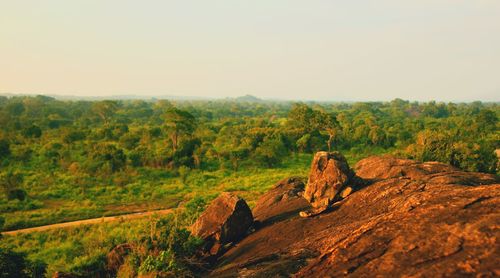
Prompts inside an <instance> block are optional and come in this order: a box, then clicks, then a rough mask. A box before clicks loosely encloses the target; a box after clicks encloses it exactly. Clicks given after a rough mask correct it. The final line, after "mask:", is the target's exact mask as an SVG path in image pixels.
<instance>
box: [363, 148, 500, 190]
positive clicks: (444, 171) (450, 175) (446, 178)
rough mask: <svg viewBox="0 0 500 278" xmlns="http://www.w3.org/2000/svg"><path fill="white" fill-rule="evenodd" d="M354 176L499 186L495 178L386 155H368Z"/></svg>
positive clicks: (366, 178)
mask: <svg viewBox="0 0 500 278" xmlns="http://www.w3.org/2000/svg"><path fill="white" fill-rule="evenodd" d="M354 170H355V171H356V175H357V176H358V177H360V178H363V179H365V180H371V181H377V180H383V179H390V178H408V179H411V180H421V181H426V182H431V183H439V184H460V185H481V184H491V183H499V182H500V178H499V177H498V176H496V175H490V174H484V173H474V172H464V171H461V170H460V169H458V168H455V167H453V166H450V165H447V164H444V163H440V162H432V161H431V162H424V163H420V162H416V161H413V160H409V159H400V158H395V157H393V156H390V155H385V156H371V157H368V158H365V159H362V160H360V161H359V162H358V163H357V164H356V165H355V167H354Z"/></svg>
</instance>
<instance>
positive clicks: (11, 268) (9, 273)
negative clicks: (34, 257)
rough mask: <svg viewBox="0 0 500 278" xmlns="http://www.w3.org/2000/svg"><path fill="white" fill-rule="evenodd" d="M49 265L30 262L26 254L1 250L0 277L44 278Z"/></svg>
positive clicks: (40, 262)
mask: <svg viewBox="0 0 500 278" xmlns="http://www.w3.org/2000/svg"><path fill="white" fill-rule="evenodd" d="M46 268H47V265H46V264H45V263H44V262H42V261H34V262H33V261H29V260H28V259H27V258H26V255H25V254H24V253H18V252H14V251H12V250H10V249H3V248H0V275H1V276H0V277H5V278H10V277H12V278H23V277H44V276H45V271H46Z"/></svg>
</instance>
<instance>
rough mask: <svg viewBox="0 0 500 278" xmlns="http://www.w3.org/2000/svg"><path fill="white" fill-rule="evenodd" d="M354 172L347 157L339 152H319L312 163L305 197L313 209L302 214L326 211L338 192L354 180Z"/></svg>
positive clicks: (308, 214) (310, 214)
mask: <svg viewBox="0 0 500 278" xmlns="http://www.w3.org/2000/svg"><path fill="white" fill-rule="evenodd" d="M353 177H354V173H353V172H352V170H351V169H350V168H349V164H348V163H347V160H346V159H345V157H344V156H343V155H342V154H340V153H339V152H330V153H329V152H318V153H316V155H315V156H314V159H313V161H312V164H311V172H310V174H309V180H308V181H307V186H306V189H305V192H304V198H305V199H306V200H307V201H308V202H309V203H310V204H311V206H312V207H313V210H311V211H307V212H302V213H301V216H304V217H305V216H312V215H317V214H319V213H321V212H323V211H325V210H326V209H327V208H328V207H329V206H330V205H331V204H333V202H334V201H336V200H338V194H339V193H340V192H341V191H342V190H343V189H344V188H345V187H346V186H347V184H348V183H349V182H351V181H352V180H353Z"/></svg>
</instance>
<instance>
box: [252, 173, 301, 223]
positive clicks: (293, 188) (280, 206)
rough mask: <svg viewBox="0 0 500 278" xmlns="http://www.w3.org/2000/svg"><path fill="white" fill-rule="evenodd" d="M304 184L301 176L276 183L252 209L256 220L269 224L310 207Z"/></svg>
mask: <svg viewBox="0 0 500 278" xmlns="http://www.w3.org/2000/svg"><path fill="white" fill-rule="evenodd" d="M304 186H305V185H304V182H303V180H302V178H299V177H290V178H286V179H283V180H281V181H279V182H278V183H276V184H275V185H274V186H273V188H271V189H270V190H269V191H268V192H266V193H265V194H264V195H262V196H260V198H259V200H257V203H256V205H255V207H254V209H253V210H252V214H253V216H254V219H255V221H256V222H257V221H258V222H260V223H261V224H262V225H267V224H270V223H272V222H275V221H278V220H279V219H281V218H283V217H285V218H286V217H288V216H289V214H296V213H298V212H299V211H300V210H301V209H306V208H308V207H309V203H308V202H307V201H306V200H305V199H304V198H303V194H304Z"/></svg>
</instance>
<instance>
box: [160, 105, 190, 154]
mask: <svg viewBox="0 0 500 278" xmlns="http://www.w3.org/2000/svg"><path fill="white" fill-rule="evenodd" d="M163 116H164V118H165V129H166V131H167V133H168V134H169V137H170V140H171V143H172V150H173V152H175V151H176V150H177V147H178V146H179V137H180V136H181V135H191V134H192V132H193V131H194V128H195V118H194V117H193V115H191V114H190V113H189V112H187V111H184V110H180V109H177V108H175V107H174V108H170V109H168V110H167V111H166V112H165V113H164V115H163Z"/></svg>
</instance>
